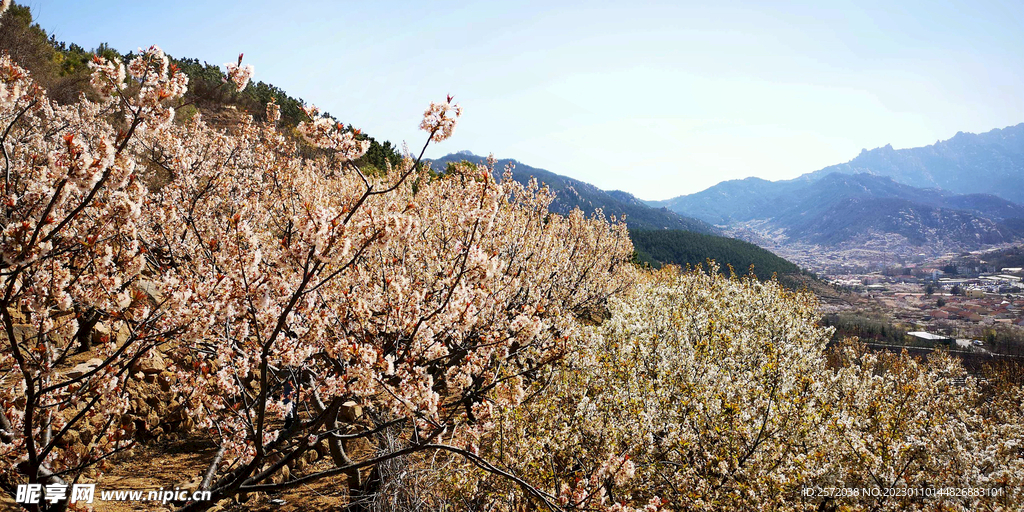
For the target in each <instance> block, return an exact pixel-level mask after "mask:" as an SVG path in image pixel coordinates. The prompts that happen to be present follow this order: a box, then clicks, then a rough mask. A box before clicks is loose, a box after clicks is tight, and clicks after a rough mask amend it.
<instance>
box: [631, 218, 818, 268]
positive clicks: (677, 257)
mask: <svg viewBox="0 0 1024 512" xmlns="http://www.w3.org/2000/svg"><path fill="white" fill-rule="evenodd" d="M629 238H630V239H631V240H632V241H633V249H634V250H635V251H636V257H637V259H638V260H639V261H641V262H644V263H648V264H650V265H652V266H654V267H660V266H662V265H663V264H674V265H680V266H683V267H685V266H691V267H695V266H697V265H701V266H703V267H705V268H707V260H709V259H710V260H714V261H715V262H717V263H718V264H719V265H720V266H721V270H722V271H723V272H728V271H729V268H732V270H733V271H735V272H736V274H740V275H742V274H747V273H753V274H754V275H756V276H758V277H759V278H761V279H768V278H771V277H772V275H775V274H778V275H782V274H791V273H797V272H800V268H799V267H797V266H796V265H795V264H793V263H791V262H789V261H786V260H785V259H783V258H780V257H778V256H776V255H775V254H773V253H772V252H771V251H768V250H765V249H762V248H760V247H758V246H756V245H754V244H752V243H749V242H744V241H742V240H736V239H734V238H726V237H722V236H714V235H708V234H704V233H694V232H692V231H680V230H662V231H644V230H630V232H629Z"/></svg>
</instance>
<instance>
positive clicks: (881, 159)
mask: <svg viewBox="0 0 1024 512" xmlns="http://www.w3.org/2000/svg"><path fill="white" fill-rule="evenodd" d="M1020 203H1024V123H1022V124H1019V125H1016V126H1011V127H1008V128H1003V129H997V130H992V131H990V132H986V133H983V134H968V133H962V132H961V133H958V134H956V135H955V136H954V137H953V138H951V139H949V140H947V141H939V142H937V143H936V144H933V145H931V146H926V147H921V148H911V149H900V150H896V149H893V148H892V146H891V145H887V146H885V147H882V148H878V149H874V150H871V151H862V152H861V154H860V155H858V156H857V157H856V158H854V159H853V160H851V161H850V162H847V163H844V164H839V165H833V166H829V167H826V168H824V169H821V170H818V171H815V172H812V173H808V174H805V175H803V176H800V177H798V178H795V179H792V180H782V181H767V180H764V179H760V178H746V179H742V180H730V181H725V182H722V183H719V184H717V185H715V186H713V187H710V188H708V189H706V190H703V191H701V192H698V193H695V194H689V195H685V196H679V197H675V198H672V199H668V200H665V201H650V202H648V204H650V205H651V206H656V207H666V208H668V209H670V210H672V211H675V212H677V213H679V214H681V215H686V216H691V217H694V218H697V219H700V220H703V221H705V222H708V223H710V224H714V225H716V226H718V227H720V228H722V229H725V230H726V231H729V230H730V228H736V227H743V228H744V229H746V230H747V231H748V234H749V231H753V232H754V233H755V234H756V235H760V236H769V237H771V238H773V239H775V240H781V242H782V243H783V244H793V243H801V244H812V245H820V246H827V247H838V246H845V247H856V246H862V245H866V244H870V242H871V241H872V240H874V241H876V242H877V241H878V240H880V239H884V240H886V241H887V242H888V243H901V244H903V245H906V246H914V247H917V248H922V249H927V248H929V247H931V248H941V249H943V250H948V249H951V248H962V249H976V248H980V247H982V246H986V245H995V244H1001V243H1006V242H1011V241H1015V240H1019V239H1021V238H1024V206H1022V205H1021V204H1020ZM755 238H756V236H755ZM875 245H877V244H875Z"/></svg>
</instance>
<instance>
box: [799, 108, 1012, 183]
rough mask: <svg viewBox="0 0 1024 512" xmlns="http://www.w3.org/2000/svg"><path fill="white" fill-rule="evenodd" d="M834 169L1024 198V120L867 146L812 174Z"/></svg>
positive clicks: (810, 176) (811, 175)
mask: <svg viewBox="0 0 1024 512" xmlns="http://www.w3.org/2000/svg"><path fill="white" fill-rule="evenodd" d="M834 172H841V173H845V174H855V173H862V172H866V173H870V174H876V175H879V176H889V177H891V178H892V179H894V180H895V181H897V182H899V183H903V184H906V185H911V186H914V187H923V188H931V187H937V188H941V189H944V190H948V191H950V192H954V193H958V194H992V195H995V196H999V197H1001V198H1003V199H1007V200H1010V201H1014V202H1016V203H1024V123H1021V124H1018V125H1015V126H1009V127H1006V128H1002V129H995V130H992V131H989V132H985V133H979V134H974V133H964V132H959V133H957V134H956V135H954V136H953V138H951V139H949V140H944V141H938V142H936V143H935V144H932V145H931V146H925V147H920V148H909V149H893V148H892V146H891V145H886V146H885V147H881V148H877V149H873V150H871V151H867V150H864V151H861V153H860V155H858V156H857V158H854V159H853V160H851V161H849V162H847V163H845V164H839V165H833V166H830V167H826V168H824V169H821V170H820V171H816V172H813V173H811V174H810V175H808V176H807V177H808V178H811V179H814V178H815V177H817V176H823V175H827V174H831V173H834Z"/></svg>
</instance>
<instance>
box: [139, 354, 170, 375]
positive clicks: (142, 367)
mask: <svg viewBox="0 0 1024 512" xmlns="http://www.w3.org/2000/svg"><path fill="white" fill-rule="evenodd" d="M166 369H167V363H166V362H165V361H164V358H163V356H161V355H160V354H159V353H157V352H153V355H152V356H151V357H146V358H143V359H139V360H138V361H136V362H135V364H134V365H132V370H133V371H137V372H142V373H144V374H146V375H150V374H157V373H160V372H162V371H164V370H166Z"/></svg>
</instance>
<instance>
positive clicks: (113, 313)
mask: <svg viewBox="0 0 1024 512" xmlns="http://www.w3.org/2000/svg"><path fill="white" fill-rule="evenodd" d="M93 67H94V73H93V86H94V88H95V90H96V93H97V94H98V96H99V100H95V101H90V100H89V99H86V98H82V99H81V100H80V101H79V102H78V103H75V104H73V105H69V106H66V107H61V106H57V105H55V104H54V103H53V102H51V101H49V100H48V99H47V98H46V95H45V92H44V91H41V90H39V89H38V88H36V87H34V86H33V84H32V82H31V79H30V77H29V76H28V73H27V72H26V71H25V70H23V69H21V68H19V67H18V66H17V65H16V64H14V63H13V62H11V61H10V60H9V59H6V58H4V60H2V61H0V93H2V94H0V120H2V121H3V127H4V128H5V131H4V134H3V135H4V139H3V149H4V159H5V171H6V179H5V196H4V197H5V201H6V205H5V211H4V215H5V217H4V232H3V239H2V247H0V249H2V254H3V261H2V268H0V270H2V272H3V274H2V278H3V281H2V282H0V284H2V286H3V292H2V293H3V296H2V299H0V316H2V317H3V323H4V327H5V328H4V333H5V334H4V337H3V339H2V341H0V343H2V348H3V352H2V356H0V357H3V359H2V360H0V369H2V371H3V377H2V378H3V379H4V387H3V389H2V395H0V401H2V404H3V414H2V415H0V420H2V422H3V423H2V424H0V428H2V434H3V438H2V439H0V441H2V444H0V454H2V456H3V460H4V461H5V463H6V464H5V470H6V471H8V472H9V476H10V478H13V479H21V478H23V479H25V480H27V481H28V482H33V483H34V482H43V483H50V482H56V481H58V480H59V479H67V478H69V477H70V478H72V479H74V478H78V477H79V475H81V474H82V472H83V471H84V470H85V469H86V468H87V467H89V466H91V465H93V464H95V463H96V462H98V461H101V460H103V459H104V458H105V457H108V456H110V455H112V454H114V453H116V452H117V451H118V450H121V449H123V448H125V447H126V446H128V445H129V444H130V443H131V439H132V434H133V427H132V424H131V421H130V420H131V418H130V415H129V414H127V413H128V412H130V411H129V409H130V404H129V403H128V400H127V396H126V394H125V389H126V386H127V385H128V377H129V375H131V374H132V372H133V371H134V370H133V369H134V368H135V367H137V365H138V364H139V363H141V362H145V361H146V360H148V359H150V358H160V359H163V358H166V359H168V360H169V361H171V363H170V368H171V369H172V370H173V373H174V379H173V380H174V384H173V391H174V393H175V394H176V402H177V403H179V404H180V406H181V407H182V408H183V409H184V410H185V412H186V413H187V415H188V418H189V422H188V424H189V426H191V428H193V430H194V432H193V433H194V434H195V435H205V436H209V438H211V439H212V440H213V441H214V442H215V443H216V445H217V447H218V450H217V452H218V453H217V456H216V457H215V459H214V460H213V461H212V462H211V463H210V464H209V467H208V468H206V470H205V478H204V479H203V481H202V484H201V486H202V488H203V489H207V490H210V491H211V492H212V493H213V497H214V501H216V499H219V498H222V497H226V496H231V495H234V494H238V493H244V492H253V491H261V490H274V489H283V488H287V487H291V486H298V485H302V484H304V483H306V482H309V481H311V480H315V479H318V478H323V477H327V476H332V475H340V474H343V475H346V476H347V478H348V483H349V487H350V489H351V491H352V500H353V502H358V501H360V500H363V499H370V498H371V497H372V495H373V490H374V488H375V486H376V485H378V483H379V480H380V479H379V477H377V475H376V473H377V470H376V468H377V467H378V465H379V464H381V463H382V462H385V461H388V460H391V459H394V458H397V457H402V456H406V455H409V454H413V453H417V452H423V451H444V452H448V453H457V454H460V455H462V456H465V457H468V458H469V459H470V460H472V461H474V463H476V464H478V465H480V466H481V467H489V468H490V469H491V470H493V471H495V472H500V470H498V469H496V468H494V467H492V466H489V465H488V464H487V463H486V461H484V460H483V459H480V458H479V457H478V456H477V455H476V453H477V447H476V445H475V442H476V440H477V439H478V438H479V436H480V435H482V434H483V433H485V432H486V431H487V430H488V429H489V428H491V427H492V426H493V424H492V423H491V422H490V421H489V420H490V415H491V411H492V409H493V407H495V406H500V407H511V406H514V405H515V404H517V403H518V402H519V401H520V400H522V398H523V393H524V388H525V386H527V383H528V382H529V381H530V379H532V378H533V377H532V375H533V372H535V371H536V370H537V369H538V368H541V367H543V366H545V365H547V364H549V363H550V362H551V361H553V360H556V359H558V358H559V357H561V356H562V354H563V353H564V351H565V347H566V346H567V344H568V340H570V339H572V338H573V337H575V336H577V335H578V332H579V327H578V322H577V320H576V318H575V317H576V315H577V314H579V313H581V312H583V311H584V310H587V309H588V308H594V307H598V306H600V305H601V304H603V302H604V301H605V300H606V298H607V297H608V296H609V295H611V294H612V293H614V292H616V291H617V290H619V289H621V288H622V287H623V286H625V284H626V283H628V275H629V272H628V265H625V261H626V260H627V259H628V256H629V254H630V251H631V249H632V247H631V244H630V243H629V240H628V237H627V236H626V231H625V226H624V225H623V224H621V223H617V222H611V223H609V222H608V221H607V220H605V219H604V218H603V217H601V216H600V215H597V216H595V217H592V218H586V217H584V216H583V215H582V213H581V212H578V211H577V212H573V213H572V214H570V215H568V216H566V217H562V216H558V215H554V214H550V213H548V211H547V206H548V204H549V202H550V200H551V197H550V195H549V193H548V192H547V191H546V189H541V188H539V187H538V186H536V184H531V185H530V186H522V185H519V184H518V183H516V182H515V181H513V180H511V179H503V180H501V181H500V182H499V181H498V180H496V179H495V176H494V170H493V169H492V168H491V167H486V166H483V167H478V168H474V169H467V170H466V172H463V173H459V174H457V175H452V176H445V177H442V178H440V179H432V178H431V177H430V175H429V174H428V173H427V171H426V166H425V165H423V164H422V162H421V158H422V154H423V152H422V151H421V152H420V154H419V157H418V158H416V159H413V158H412V157H411V156H409V157H407V158H406V160H405V161H404V162H403V163H402V165H401V166H399V167H398V168H394V169H388V171H387V173H386V174H384V175H382V176H376V175H375V176H367V175H365V174H364V173H362V172H361V171H360V169H359V168H358V167H356V166H355V165H354V164H353V160H355V159H357V158H358V157H359V156H361V155H362V154H363V153H365V151H366V150H367V144H366V142H365V141H361V140H359V139H358V138H357V137H356V136H355V133H353V131H351V130H346V129H345V128H344V127H342V126H340V125H335V124H333V123H332V122H330V121H328V120H327V119H326V118H323V117H320V116H319V115H318V113H317V111H316V110H315V108H310V109H308V110H307V114H308V115H309V120H308V121H307V122H304V123H302V124H300V125H299V126H298V128H297V133H298V135H299V136H300V138H301V140H294V139H292V138H290V137H286V136H285V135H283V134H281V133H279V132H278V131H277V130H276V129H275V126H274V125H275V121H276V120H277V119H278V113H277V108H276V106H275V105H274V104H270V105H268V107H267V109H268V110H267V121H266V122H265V123H259V124H257V123H255V122H253V121H252V120H249V121H248V122H246V123H243V125H241V126H239V127H237V129H236V130H234V131H233V132H231V133H225V132H220V131H217V130H214V129H211V128H209V127H207V126H206V125H205V124H204V123H203V121H202V119H201V116H194V117H193V118H192V119H190V120H189V121H187V122H184V123H176V122H174V108H173V107H174V106H175V101H176V100H177V99H178V98H180V97H181V95H182V94H183V93H184V92H185V90H186V88H187V83H188V82H187V80H188V79H187V77H186V76H185V75H184V74H182V73H181V72H180V71H178V70H176V69H175V68H174V67H173V66H171V65H170V64H169V62H168V59H167V57H166V56H165V55H164V54H163V52H161V51H160V50H159V48H156V47H152V48H150V49H149V50H147V51H144V52H140V55H139V56H137V57H136V58H135V59H134V60H132V61H131V62H129V63H128V66H127V67H126V66H124V65H122V64H121V63H118V62H109V61H106V60H104V59H102V58H97V59H96V61H95V62H94V64H93ZM251 74H252V68H251V66H243V65H242V63H241V57H240V59H239V62H238V63H237V64H232V65H229V66H228V85H230V86H233V87H236V88H237V89H239V90H240V89H242V88H244V87H245V86H246V84H247V83H248V81H249V79H250V77H251ZM460 113H461V109H460V107H458V105H456V104H454V103H453V102H452V99H451V97H449V98H448V99H447V101H445V102H444V103H440V104H432V105H431V106H430V108H429V109H428V110H427V111H426V112H425V114H424V118H423V122H422V124H421V128H423V129H424V130H425V131H426V132H427V134H428V135H427V138H428V141H427V144H430V143H432V142H440V141H443V140H445V139H446V138H447V137H449V136H450V135H451V133H452V130H453V129H454V127H455V124H456V120H457V118H458V116H459V114H460ZM9 141H15V142H16V143H15V144H10V143H9ZM425 149H426V146H424V150H425ZM154 176H160V179H156V178H154ZM507 177H508V175H507V174H506V178H507ZM101 324H102V325H104V327H105V328H106V331H97V329H98V326H99V325H101ZM96 332H110V333H112V334H111V335H110V336H109V339H105V338H102V336H101V337H100V338H99V340H100V341H101V342H102V343H100V344H99V345H97V346H91V345H90V344H88V343H83V341H91V340H93V339H95V338H96V337H95V336H94V334H95V333H96ZM80 350H90V351H93V352H95V355H97V356H98V357H97V358H96V359H95V360H93V361H91V363H90V364H89V365H87V366H86V368H85V371H78V372H69V371H68V370H67V366H69V365H67V364H66V361H67V358H68V357H69V355H70V354H73V353H74V352H76V351H80ZM76 368H77V367H76ZM384 433H387V434H388V437H385V436H383V434H384ZM86 434H87V435H86ZM75 437H77V438H76V439H74V440H72V438H75ZM396 440H397V443H396V442H395V441H396ZM385 441H386V442H385ZM313 453H326V454H329V456H330V460H332V461H333V465H332V467H330V468H328V469H317V470H312V469H309V470H308V471H305V472H303V471H301V470H300V469H297V468H300V467H304V466H303V465H302V464H299V461H303V460H307V459H308V458H310V457H311V456H312V454H313ZM507 476H508V477H509V478H512V479H514V480H515V481H517V482H519V484H521V485H522V486H523V488H524V489H530V486H529V485H528V484H527V483H526V482H525V481H522V480H518V479H516V477H515V476H514V475H507ZM537 497H538V499H541V500H546V499H547V498H546V497H544V496H542V495H539V494H538V495H537ZM44 505H45V504H44ZM59 505H60V504H58V506H59ZM193 505H195V506H199V507H201V506H204V505H203V504H199V503H196V504H193Z"/></svg>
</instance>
